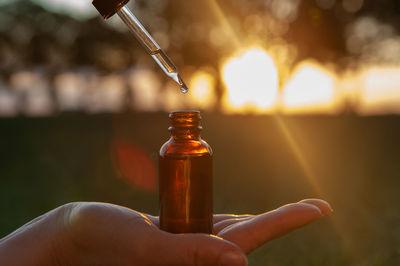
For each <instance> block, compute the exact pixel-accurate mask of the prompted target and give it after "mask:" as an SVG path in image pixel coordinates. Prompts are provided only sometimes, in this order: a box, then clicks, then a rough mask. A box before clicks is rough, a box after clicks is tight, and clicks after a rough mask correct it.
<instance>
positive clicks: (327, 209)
mask: <svg viewBox="0 0 400 266" xmlns="http://www.w3.org/2000/svg"><path fill="white" fill-rule="evenodd" d="M299 203H307V204H312V205H315V206H317V207H318V208H319V209H320V210H321V212H322V215H324V216H325V215H328V214H330V213H331V212H332V211H333V210H332V207H331V205H330V204H329V203H328V202H326V201H324V200H320V199H305V200H302V201H300V202H299Z"/></svg>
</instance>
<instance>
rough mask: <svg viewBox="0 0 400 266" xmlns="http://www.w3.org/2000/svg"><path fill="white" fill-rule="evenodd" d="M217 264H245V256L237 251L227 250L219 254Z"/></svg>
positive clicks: (221, 265)
mask: <svg viewBox="0 0 400 266" xmlns="http://www.w3.org/2000/svg"><path fill="white" fill-rule="evenodd" d="M218 265H219V266H247V258H246V257H245V256H244V255H242V254H240V253H237V252H233V251H228V252H226V253H223V254H222V255H221V258H220V259H219V264H218Z"/></svg>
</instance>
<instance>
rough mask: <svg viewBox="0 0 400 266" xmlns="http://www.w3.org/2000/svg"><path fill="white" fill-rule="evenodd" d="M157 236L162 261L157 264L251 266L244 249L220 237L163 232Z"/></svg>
mask: <svg viewBox="0 0 400 266" xmlns="http://www.w3.org/2000/svg"><path fill="white" fill-rule="evenodd" d="M157 238H158V239H155V242H156V243H155V245H156V247H154V249H152V250H156V251H157V257H158V258H159V260H160V261H159V262H158V264H157V263H156V265H174V266H176V265H196V266H200V265H213V266H217V265H218V266H247V258H246V255H245V254H244V253H243V251H242V250H241V249H240V248H239V247H238V246H236V245H235V244H233V243H232V242H229V241H227V240H224V239H222V238H219V237H217V236H213V235H207V234H183V235H175V234H170V233H167V232H161V234H159V236H158V237H157Z"/></svg>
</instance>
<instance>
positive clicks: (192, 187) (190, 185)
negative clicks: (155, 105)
mask: <svg viewBox="0 0 400 266" xmlns="http://www.w3.org/2000/svg"><path fill="white" fill-rule="evenodd" d="M169 117H170V120H171V126H170V127H169V131H170V132H171V138H170V139H169V140H168V141H167V142H166V143H164V145H163V146H162V147H161V150H160V155H159V173H158V176H159V193H160V228H161V229H162V230H165V231H167V232H171V233H208V234H211V233H212V228H213V224H212V214H213V205H212V193H213V192H212V190H213V189H212V183H213V180H212V150H211V147H210V146H209V145H208V144H207V143H206V142H205V141H204V140H202V139H201V138H200V131H201V129H202V128H201V126H200V120H201V117H200V112H198V111H179V112H172V113H171V114H170V115H169Z"/></svg>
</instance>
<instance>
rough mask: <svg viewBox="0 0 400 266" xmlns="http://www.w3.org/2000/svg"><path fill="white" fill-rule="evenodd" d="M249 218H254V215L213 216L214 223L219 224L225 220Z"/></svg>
mask: <svg viewBox="0 0 400 266" xmlns="http://www.w3.org/2000/svg"><path fill="white" fill-rule="evenodd" d="M249 216H254V215H249V214H242V215H235V214H214V216H213V222H214V223H218V222H221V221H223V220H227V219H235V218H246V217H249Z"/></svg>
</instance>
